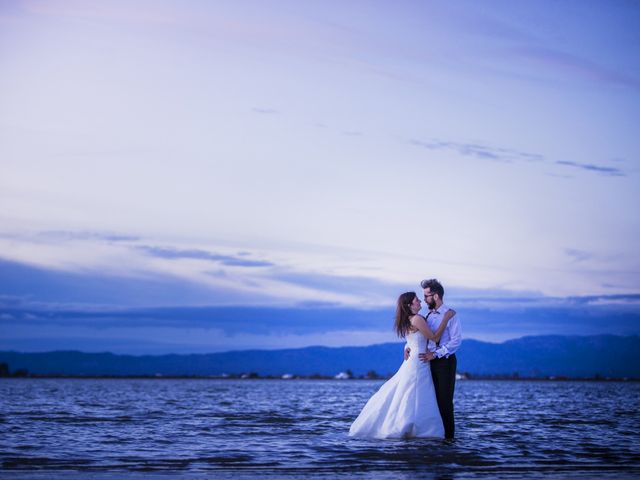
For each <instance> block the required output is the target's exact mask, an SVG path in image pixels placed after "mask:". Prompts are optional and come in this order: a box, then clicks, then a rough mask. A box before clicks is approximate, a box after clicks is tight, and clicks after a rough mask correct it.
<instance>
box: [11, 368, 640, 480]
mask: <svg viewBox="0 0 640 480" xmlns="http://www.w3.org/2000/svg"><path fill="white" fill-rule="evenodd" d="M381 384H382V382H381V381H360V380H358V381H333V380H330V381H313V380H290V381H285V380H162V379H158V380H151V379H149V380H144V379H142V380H129V379H127V380H122V379H106V380H80V379H77V380H76V379H6V380H2V381H0V398H1V403H0V439H1V441H0V476H1V477H2V478H15V479H25V478H34V479H41V478H42V479H43V478H137V477H138V476H143V477H145V478H154V477H156V476H157V477H160V478H166V477H167V476H172V477H175V476H176V475H178V476H184V477H195V478H227V477H228V478H232V477H233V478H244V477H245V476H246V478H249V477H251V478H255V477H256V475H259V476H268V477H272V478H281V477H289V478H292V477H306V478H309V477H316V478H320V477H322V478H324V477H326V478H335V477H340V476H345V477H346V476H347V475H348V476H350V477H352V476H361V477H362V478H364V477H366V478H373V479H383V478H415V477H416V474H418V477H419V478H480V477H487V478H488V477H494V478H495V477H501V478H520V477H523V476H525V477H538V476H548V477H562V478H567V477H575V478H603V477H609V478H618V477H621V476H624V477H626V478H629V477H635V478H640V413H639V411H640V383H636V382H617V383H616V382H527V381H513V382H509V381H469V380H467V381H459V382H458V383H457V386H456V400H455V402H456V414H457V432H456V435H457V439H456V441H455V442H454V443H453V444H448V443H445V442H443V441H441V440H433V439H414V440H392V441H389V440H357V439H350V438H348V437H347V432H348V429H349V425H350V424H351V422H352V421H353V420H354V419H355V417H356V416H357V414H358V412H359V411H360V409H361V408H362V406H363V405H364V403H365V402H366V400H367V399H368V398H369V397H370V396H371V394H373V392H375V391H376V390H377V388H378V387H379V386H380V385H381Z"/></svg>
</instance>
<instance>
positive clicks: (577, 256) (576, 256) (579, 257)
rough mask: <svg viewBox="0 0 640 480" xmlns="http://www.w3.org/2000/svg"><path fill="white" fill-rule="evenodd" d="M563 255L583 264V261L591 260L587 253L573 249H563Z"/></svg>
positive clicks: (591, 256)
mask: <svg viewBox="0 0 640 480" xmlns="http://www.w3.org/2000/svg"><path fill="white" fill-rule="evenodd" d="M564 253H565V254H567V255H568V256H569V257H571V258H572V259H573V260H575V261H576V262H583V261H585V260H589V259H590V258H593V255H591V254H590V253H589V252H585V251H583V250H576V249H574V248H565V250H564Z"/></svg>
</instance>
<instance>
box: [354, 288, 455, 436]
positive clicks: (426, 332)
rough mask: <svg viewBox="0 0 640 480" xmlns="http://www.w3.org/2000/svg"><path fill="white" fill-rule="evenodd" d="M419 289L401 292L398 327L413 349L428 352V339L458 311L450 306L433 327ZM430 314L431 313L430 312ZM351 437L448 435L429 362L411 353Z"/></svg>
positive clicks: (365, 411) (436, 338)
mask: <svg viewBox="0 0 640 480" xmlns="http://www.w3.org/2000/svg"><path fill="white" fill-rule="evenodd" d="M421 308H422V305H421V302H420V299H419V298H418V296H417V295H416V294H415V292H407V293H403V294H402V295H400V297H399V298H398V305H397V308H396V320H395V330H396V332H397V333H398V336H400V337H403V338H406V340H407V346H408V347H410V348H411V351H412V352H426V351H427V341H428V340H432V341H434V342H436V343H437V342H438V341H439V340H440V337H441V336H442V332H444V329H445V328H446V327H447V324H448V323H449V320H450V319H451V318H452V317H453V316H454V315H455V314H456V313H455V311H453V310H448V311H447V313H446V314H445V316H444V318H443V321H442V323H441V324H440V326H439V327H438V330H437V331H436V332H435V333H434V332H432V331H431V329H430V328H429V326H428V325H427V322H426V321H425V318H424V317H423V316H422V315H419V314H418V312H419V311H420V309H421ZM427 316H428V315H427ZM349 436H350V437H364V438H410V437H439V438H443V437H444V427H443V425H442V419H441V418H440V413H439V411H438V404H437V402H436V394H435V390H434V387H433V380H432V379H431V369H430V368H429V363H428V362H426V363H424V362H421V361H420V359H419V358H418V355H411V356H410V357H409V359H408V360H406V361H405V362H404V363H403V364H402V366H401V367H400V369H399V370H398V371H397V372H396V374H395V375H394V376H393V377H391V378H390V379H389V381H387V382H386V383H385V384H384V385H382V387H380V389H379V390H378V391H377V392H376V393H375V394H374V395H373V396H372V397H371V398H370V399H369V401H368V402H367V404H366V405H365V406H364V408H363V409H362V411H361V412H360V415H358V418H356V420H355V421H354V422H353V425H351V428H350V430H349Z"/></svg>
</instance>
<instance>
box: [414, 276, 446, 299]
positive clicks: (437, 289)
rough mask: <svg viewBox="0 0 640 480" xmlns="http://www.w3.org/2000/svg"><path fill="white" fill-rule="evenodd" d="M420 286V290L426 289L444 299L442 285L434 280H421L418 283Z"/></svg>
mask: <svg viewBox="0 0 640 480" xmlns="http://www.w3.org/2000/svg"><path fill="white" fill-rule="evenodd" d="M420 286H421V287H422V288H428V289H429V290H431V292H432V293H437V294H438V295H439V296H440V299H441V300H442V299H443V298H444V287H443V286H442V284H441V283H440V282H439V281H438V280H436V279H435V278H430V279H429V280H422V281H421V282H420Z"/></svg>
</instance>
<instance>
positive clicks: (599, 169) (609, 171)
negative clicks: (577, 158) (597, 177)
mask: <svg viewBox="0 0 640 480" xmlns="http://www.w3.org/2000/svg"><path fill="white" fill-rule="evenodd" d="M556 164H557V165H563V166H567V167H573V168H579V169H581V170H587V171H590V172H596V173H600V174H603V175H609V176H612V177H626V176H627V175H626V173H624V172H623V171H622V170H620V169H619V168H616V167H607V166H604V165H593V164H590V163H578V162H570V161H566V160H558V161H556Z"/></svg>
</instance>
